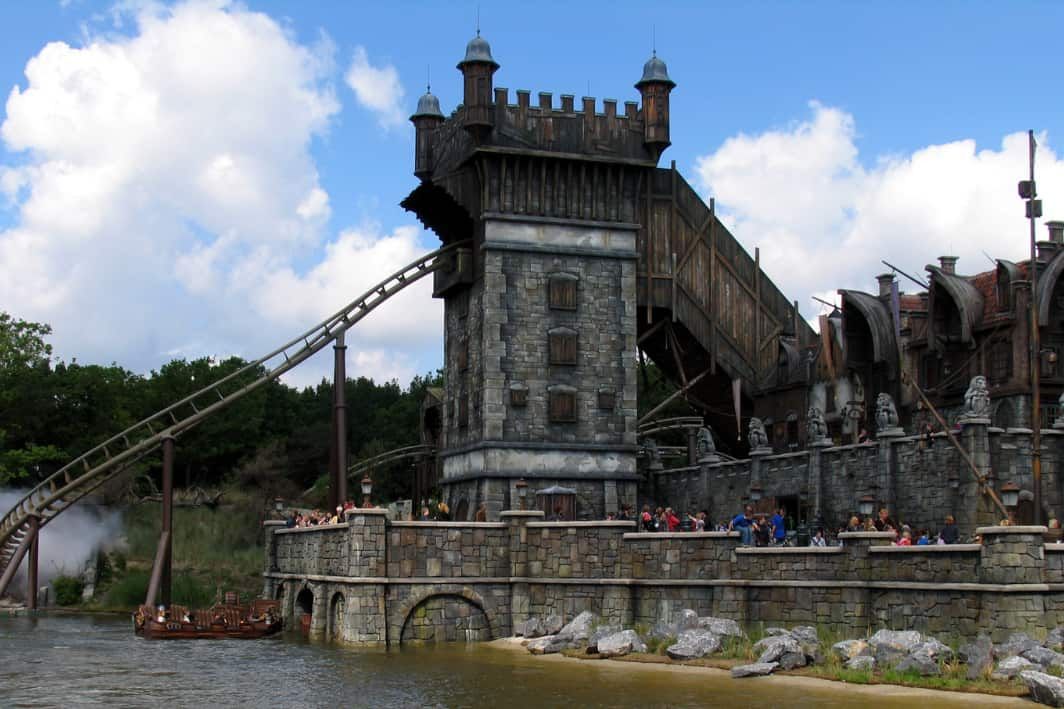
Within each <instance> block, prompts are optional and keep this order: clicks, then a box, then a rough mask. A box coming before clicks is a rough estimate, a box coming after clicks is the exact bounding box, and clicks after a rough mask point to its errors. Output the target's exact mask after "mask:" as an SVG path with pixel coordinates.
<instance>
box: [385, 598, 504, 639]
mask: <svg viewBox="0 0 1064 709" xmlns="http://www.w3.org/2000/svg"><path fill="white" fill-rule="evenodd" d="M434 596H449V597H459V598H462V599H464V600H466V601H468V602H469V603H470V604H471V605H473V606H475V607H476V608H477V609H479V610H480V611H481V612H483V613H484V615H485V617H486V618H487V621H488V628H489V634H488V637H486V638H484V639H485V640H491V639H494V638H501V637H505V636H506V634H507V633H506V631H505V629H504V628H502V627H501V626H500V623H501V619H500V618H499V616H498V614H497V613H496V612H495V610H494V609H493V608H492V607H491V606H489V605H488V604H487V603H485V602H484V598H483V597H482V596H481V595H480V594H479V593H477V592H476V591H474V590H473V589H472V588H470V587H468V586H443V587H440V586H429V587H425V588H422V589H420V590H418V589H416V588H415V589H412V590H411V594H410V596H409V598H407V599H406V600H405V601H403V602H402V604H400V605H399V606H398V608H397V610H396V612H395V615H393V616H391V617H390V619H389V623H388V624H389V626H390V628H392V629H394V630H391V629H390V630H389V636H390V637H389V642H392V641H394V642H396V643H400V642H402V635H403V629H404V628H406V624H407V622H408V621H409V620H410V616H411V615H413V613H414V611H415V610H416V609H417V607H418V606H420V605H422V604H423V603H425V601H428V600H430V599H431V598H433V597H434ZM395 631H398V635H397V636H394V637H392V636H391V634H392V633H393V632H395Z"/></svg>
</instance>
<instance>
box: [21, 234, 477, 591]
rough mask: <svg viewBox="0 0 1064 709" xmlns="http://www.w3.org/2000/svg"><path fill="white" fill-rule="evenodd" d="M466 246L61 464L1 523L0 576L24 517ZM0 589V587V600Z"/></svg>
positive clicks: (242, 391) (284, 363)
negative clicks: (61, 465) (60, 466)
mask: <svg viewBox="0 0 1064 709" xmlns="http://www.w3.org/2000/svg"><path fill="white" fill-rule="evenodd" d="M467 245H468V241H463V242H458V243H455V244H451V245H449V246H445V247H444V248H441V249H437V250H436V251H433V252H432V253H429V254H426V255H424V256H422V257H421V258H419V259H417V260H416V261H414V262H412V263H410V264H409V265H407V266H406V267H404V268H402V269H400V270H398V271H396V272H395V273H393V274H391V275H390V276H388V277H387V278H385V279H384V280H382V281H381V282H380V283H378V284H377V285H375V286H373V288H371V289H369V290H368V291H366V292H365V293H363V294H362V295H361V296H359V297H358V298H356V299H355V300H353V301H351V302H350V303H349V304H348V305H347V306H345V307H344V308H342V309H341V310H339V311H337V312H336V313H334V314H333V315H331V316H329V317H328V318H326V319H325V320H323V321H321V322H320V323H318V324H317V325H315V326H314V327H312V328H310V329H309V330H307V331H306V332H304V333H302V334H300V335H297V336H296V337H294V338H292V339H291V340H289V341H288V342H286V343H285V344H283V345H281V346H280V347H278V348H277V349H275V350H273V351H272V352H270V353H268V354H266V355H264V356H262V357H260V358H258V359H256V360H255V361H253V362H249V363H247V364H246V365H244V366H243V367H241V368H240V369H238V370H236V371H234V372H232V373H230V374H228V375H226V376H225V377H222V378H221V379H219V380H218V381H216V382H214V383H212V384H210V385H209V386H206V387H204V388H203V389H201V390H199V391H198V392H196V393H194V394H191V395H190V396H186V397H185V398H183V399H181V400H180V401H177V402H175V403H173V404H171V405H170V406H167V407H166V408H165V409H162V410H161V411H159V412H157V413H155V414H153V415H152V416H149V417H148V418H146V419H144V420H143V421H140V422H138V423H136V424H134V425H132V426H130V427H129V428H127V429H126V430H124V431H122V432H121V433H119V434H117V435H115V436H112V437H111V438H109V439H107V440H106V441H104V442H103V443H101V444H100V445H98V446H96V447H95V448H93V449H91V450H89V451H88V452H86V453H84V454H82V455H81V456H79V457H77V458H75V459H74V460H72V461H70V462H69V463H67V464H66V465H64V466H63V467H62V468H60V469H59V470H57V471H56V472H55V473H53V474H52V475H50V476H49V477H48V478H47V479H45V480H44V481H42V482H41V483H40V484H39V485H37V486H36V487H35V488H33V489H32V490H30V491H29V492H28V493H27V494H26V495H25V496H24V497H23V498H22V499H20V500H19V501H18V502H17V503H15V505H14V507H12V508H11V509H10V510H9V511H8V512H7V513H6V514H5V515H4V516H3V518H0V575H2V574H3V572H4V571H5V570H6V567H7V565H8V563H9V562H10V561H11V559H12V557H13V555H14V553H15V551H16V550H17V549H18V546H19V544H20V543H21V542H22V540H23V539H24V538H25V536H26V533H27V532H26V530H27V521H28V519H29V517H30V515H37V516H39V517H40V524H41V525H42V526H43V525H45V524H47V523H48V522H49V521H50V520H52V519H54V518H55V517H56V516H57V515H59V514H60V513H62V512H63V510H65V509H67V508H68V507H70V506H71V505H73V504H74V503H76V502H77V501H78V500H81V499H82V498H83V497H85V496H86V495H88V494H89V493H91V492H93V491H94V490H96V489H97V488H98V487H100V485H102V484H104V483H105V482H107V481H108V480H110V479H113V478H114V477H115V476H117V475H118V474H120V473H121V472H123V471H125V470H128V469H129V468H130V467H132V466H133V464H134V463H136V462H137V461H139V460H140V459H141V458H143V457H144V456H146V455H148V454H149V453H151V452H153V451H154V450H155V449H156V448H158V447H159V446H160V445H161V444H162V441H163V440H164V439H166V438H173V437H177V436H179V435H181V434H182V433H184V432H186V431H188V430H189V429H190V428H192V427H193V426H195V425H196V424H198V423H200V422H201V421H203V420H204V419H206V418H208V417H209V416H212V415H214V414H215V413H217V412H218V411H221V410H222V409H224V408H225V407H227V406H229V405H230V404H232V403H233V402H234V401H237V400H238V399H240V398H242V397H244V396H245V395H247V394H249V393H251V392H252V391H255V390H256V389H258V388H259V387H261V386H263V385H264V384H266V383H268V382H270V381H273V380H275V379H277V378H278V377H280V376H282V375H283V374H285V373H286V372H288V371H290V370H292V369H295V368H296V367H297V366H299V365H300V364H302V363H303V362H305V361H306V360H308V359H309V358H310V357H312V356H313V355H315V354H316V353H318V352H320V351H321V350H322V349H324V348H325V347H327V346H328V345H329V344H331V343H332V342H333V340H335V339H336V337H337V335H339V334H340V333H342V332H344V331H346V330H347V329H348V328H350V327H351V326H353V325H355V324H356V323H358V322H359V321H360V320H362V318H364V317H365V316H366V315H368V314H369V313H371V312H372V311H373V310H374V309H376V308H377V307H378V306H379V305H381V304H382V303H384V302H385V301H386V300H388V299H389V298H391V297H392V296H393V295H395V294H396V293H398V292H399V291H401V290H404V289H405V288H406V287H408V286H409V285H411V284H413V283H416V282H417V281H419V280H421V279H422V278H424V277H425V276H427V275H429V274H430V273H433V272H435V271H439V270H444V269H448V268H450V267H451V260H450V259H449V258H441V257H445V256H448V255H449V254H450V253H451V252H453V251H455V250H456V249H458V248H460V247H464V246H467ZM5 590H6V589H4V588H0V594H3V592H4V591H5Z"/></svg>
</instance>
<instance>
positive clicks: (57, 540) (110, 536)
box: [0, 490, 122, 598]
mask: <svg viewBox="0 0 1064 709" xmlns="http://www.w3.org/2000/svg"><path fill="white" fill-rule="evenodd" d="M25 494H26V491H25V490H0V511H2V512H6V511H7V510H10V509H11V508H12V507H14V506H15V503H17V502H18V501H19V500H20V499H21V498H22V496H23V495H25ZM40 534H41V543H40V561H39V562H38V567H37V573H38V582H39V583H40V585H41V586H44V585H46V584H49V583H51V581H52V579H54V578H55V577H56V576H61V575H66V576H78V575H80V574H81V572H82V571H84V570H85V564H86V563H87V562H88V561H89V560H90V558H92V556H93V554H94V552H96V551H97V550H99V549H112V548H114V547H116V546H118V545H119V542H120V540H121V537H122V515H121V513H120V512H118V511H117V510H115V509H112V508H109V507H101V506H99V505H96V504H93V503H92V501H91V500H88V501H82V502H79V503H78V504H77V505H75V506H74V507H71V508H70V509H68V510H66V511H65V512H63V513H62V514H61V515H59V516H57V517H56V518H54V519H53V520H51V521H50V522H48V524H46V525H45V526H44V527H42V528H41V532H40ZM26 563H27V562H26V561H25V560H23V562H22V568H21V569H19V571H18V573H17V574H16V575H15V578H14V580H13V581H12V582H11V584H10V585H9V586H8V589H7V595H9V596H12V597H15V598H23V597H24V596H25V593H26Z"/></svg>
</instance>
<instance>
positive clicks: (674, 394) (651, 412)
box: [636, 369, 709, 426]
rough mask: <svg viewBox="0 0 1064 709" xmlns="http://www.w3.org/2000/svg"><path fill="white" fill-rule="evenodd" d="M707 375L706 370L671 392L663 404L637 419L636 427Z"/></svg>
mask: <svg viewBox="0 0 1064 709" xmlns="http://www.w3.org/2000/svg"><path fill="white" fill-rule="evenodd" d="M707 374H709V370H708V369H707V370H705V371H704V372H702V373H701V374H699V375H698V376H697V377H695V378H694V379H692V380H691V381H689V382H687V384H685V385H684V386H683V387H681V388H680V389H677V390H676V391H674V392H673V393H672V394H670V395H669V396H668V397H666V398H665V400H664V401H663V402H661V403H660V404H658V405H657V406H655V407H654V408H653V409H651V410H650V411H648V412H647V413H646V415H644V416H643V417H642V418H640V419H639V421H638V422H637V423H636V426H642V425H643V424H644V423H646V421H647V420H648V419H649V418H650V417H651V416H653V415H654V414H656V413H658V412H659V411H661V410H662V409H664V408H665V407H666V406H668V405H669V404H671V403H672V400H673V399H675V398H676V397H678V396H680V395H682V394H684V393H685V392H686V391H687V390H688V389H690V388H691V387H693V386H694V385H695V384H698V383H699V382H700V381H702V379H703V378H704V377H705V376H706V375H707Z"/></svg>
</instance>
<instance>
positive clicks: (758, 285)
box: [753, 246, 761, 372]
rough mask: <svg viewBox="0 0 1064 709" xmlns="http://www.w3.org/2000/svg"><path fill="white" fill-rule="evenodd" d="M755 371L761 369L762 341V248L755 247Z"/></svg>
mask: <svg viewBox="0 0 1064 709" xmlns="http://www.w3.org/2000/svg"><path fill="white" fill-rule="evenodd" d="M754 298H755V301H756V302H755V303H754V352H753V357H754V371H755V372H757V371H758V370H759V369H760V367H758V366H757V355H758V354H759V350H758V349H757V343H758V340H760V339H761V247H760V246H755V247H754Z"/></svg>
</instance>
